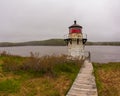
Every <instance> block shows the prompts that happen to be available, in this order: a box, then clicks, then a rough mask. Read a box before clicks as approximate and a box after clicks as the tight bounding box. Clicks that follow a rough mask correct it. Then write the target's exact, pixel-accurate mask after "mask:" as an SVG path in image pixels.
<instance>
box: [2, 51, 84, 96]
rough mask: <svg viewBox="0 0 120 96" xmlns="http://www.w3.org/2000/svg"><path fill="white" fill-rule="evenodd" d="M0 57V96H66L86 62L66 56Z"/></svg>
mask: <svg viewBox="0 0 120 96" xmlns="http://www.w3.org/2000/svg"><path fill="white" fill-rule="evenodd" d="M38 55H39V54H33V53H31V57H19V56H12V55H9V54H6V53H2V54H1V56H0V96H65V94H66V93H67V91H68V90H69V88H70V86H71V85H72V82H73V81H74V79H75V77H76V75H77V73H78V72H79V69H80V67H81V65H82V63H83V61H79V60H67V59H66V56H57V57H56V56H44V57H41V58H39V56H38Z"/></svg>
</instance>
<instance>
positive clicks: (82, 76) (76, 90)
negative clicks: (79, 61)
mask: <svg viewBox="0 0 120 96" xmlns="http://www.w3.org/2000/svg"><path fill="white" fill-rule="evenodd" d="M92 72H93V66H92V63H90V62H89V61H88V60H85V62H84V64H83V66H82V68H81V69H80V72H79V73H78V75H77V78H76V79H75V81H74V83H73V85H72V87H71V89H70V90H69V92H68V93H67V95H66V96H98V94H97V88H96V83H95V77H94V76H93V73H92Z"/></svg>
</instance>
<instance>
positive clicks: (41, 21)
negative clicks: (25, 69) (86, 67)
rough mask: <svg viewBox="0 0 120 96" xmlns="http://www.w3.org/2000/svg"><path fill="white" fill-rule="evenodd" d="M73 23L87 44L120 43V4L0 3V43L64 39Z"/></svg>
mask: <svg viewBox="0 0 120 96" xmlns="http://www.w3.org/2000/svg"><path fill="white" fill-rule="evenodd" d="M74 20H77V23H78V24H79V25H81V26H83V33H86V34H87V36H88V41H120V0H0V42H21V41H33V40H44V39H50V38H64V35H65V34H68V27H69V26H71V25H72V24H73V21H74Z"/></svg>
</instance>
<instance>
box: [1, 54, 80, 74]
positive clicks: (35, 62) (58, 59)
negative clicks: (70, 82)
mask: <svg viewBox="0 0 120 96" xmlns="http://www.w3.org/2000/svg"><path fill="white" fill-rule="evenodd" d="M18 61H19V60H18V59H17V60H15V59H11V58H7V59H5V60H3V62H4V64H3V70H5V71H27V72H28V71H29V72H32V73H34V72H35V73H36V72H37V73H42V74H44V73H46V74H48V75H51V76H54V75H56V74H57V72H58V71H59V72H60V71H61V72H73V70H74V69H73V68H72V67H73V66H76V67H80V66H81V63H82V61H80V60H68V59H67V57H66V56H65V55H62V56H43V57H39V54H38V53H34V54H33V53H31V56H30V57H28V58H24V60H23V61H22V62H18Z"/></svg>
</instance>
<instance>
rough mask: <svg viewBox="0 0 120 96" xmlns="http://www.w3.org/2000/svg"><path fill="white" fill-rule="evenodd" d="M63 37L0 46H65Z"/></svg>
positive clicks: (97, 43)
mask: <svg viewBox="0 0 120 96" xmlns="http://www.w3.org/2000/svg"><path fill="white" fill-rule="evenodd" d="M65 45H66V44H65V42H64V40H63V39H49V40H42V41H28V42H18V43H12V42H0V47H12V46H13V47H14V46H65ZM86 45H90V46H91V45H92V46H94V45H95V46H120V41H117V42H89V41H88V42H87V43H86Z"/></svg>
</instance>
